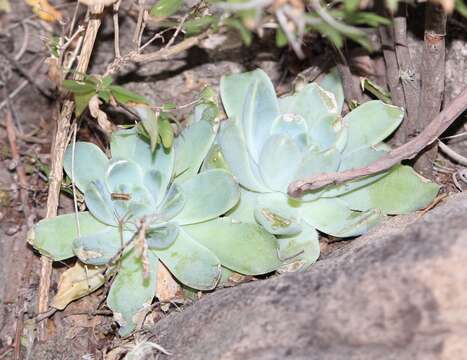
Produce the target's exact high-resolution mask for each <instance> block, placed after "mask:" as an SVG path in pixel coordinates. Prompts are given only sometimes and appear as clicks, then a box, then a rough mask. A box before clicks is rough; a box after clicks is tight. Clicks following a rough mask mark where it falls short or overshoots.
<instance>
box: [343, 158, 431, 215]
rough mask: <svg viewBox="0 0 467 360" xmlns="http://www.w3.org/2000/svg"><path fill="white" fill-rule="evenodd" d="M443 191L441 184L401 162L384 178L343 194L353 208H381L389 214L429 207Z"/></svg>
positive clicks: (404, 212) (344, 199) (345, 200)
mask: <svg viewBox="0 0 467 360" xmlns="http://www.w3.org/2000/svg"><path fill="white" fill-rule="evenodd" d="M438 191H439V186H438V185H437V184H435V183H434V182H431V181H429V180H427V179H425V178H423V177H422V176H421V175H419V174H417V173H416V172H415V171H414V170H413V169H412V168H411V167H410V166H403V165H397V166H395V167H394V168H392V170H391V171H390V173H389V174H388V175H386V176H385V177H383V178H382V179H380V180H378V181H376V182H374V183H372V184H370V185H368V186H364V187H362V188H360V189H358V190H354V191H351V192H349V193H347V194H345V195H343V196H341V197H339V198H340V199H342V200H343V201H344V202H345V203H346V204H347V205H348V206H349V207H350V208H351V209H354V210H361V211H365V210H369V209H372V208H377V209H381V211H382V212H383V213H386V214H406V213H409V212H412V211H415V210H420V209H423V208H425V207H426V206H427V205H428V204H430V202H431V201H433V199H434V197H435V196H436V194H437V193H438Z"/></svg>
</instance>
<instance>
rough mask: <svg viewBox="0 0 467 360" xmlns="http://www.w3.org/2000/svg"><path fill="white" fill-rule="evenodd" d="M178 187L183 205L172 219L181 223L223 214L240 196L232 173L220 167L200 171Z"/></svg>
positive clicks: (203, 219)
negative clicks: (183, 200) (183, 201)
mask: <svg viewBox="0 0 467 360" xmlns="http://www.w3.org/2000/svg"><path fill="white" fill-rule="evenodd" d="M180 188H181V190H182V193H183V197H184V199H185V206H184V207H183V210H182V211H181V212H180V213H179V214H178V215H177V216H176V217H175V218H174V220H175V221H176V222H178V223H179V224H181V225H185V224H194V223H197V222H202V221H206V220H211V219H214V218H215V217H218V216H220V215H222V214H225V213H226V212H227V211H228V210H230V209H231V208H232V207H233V206H234V205H235V204H236V203H237V202H238V200H239V197H240V191H239V188H238V185H237V183H236V182H235V181H234V179H233V177H232V175H230V173H228V172H227V171H225V170H221V169H214V170H208V171H205V172H202V173H200V174H198V175H196V176H195V177H192V178H191V179H189V180H187V181H185V182H184V183H182V184H180Z"/></svg>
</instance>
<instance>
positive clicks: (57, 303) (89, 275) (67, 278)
mask: <svg viewBox="0 0 467 360" xmlns="http://www.w3.org/2000/svg"><path fill="white" fill-rule="evenodd" d="M104 270H105V268H103V267H98V266H86V268H85V266H84V265H83V264H82V263H80V262H79V261H77V262H76V263H75V264H74V265H73V266H72V267H71V268H69V269H67V270H65V271H64V272H63V273H62V275H60V280H59V282H58V291H57V294H56V295H55V296H54V298H53V299H52V303H51V304H50V306H52V307H53V308H55V309H58V310H63V309H64V308H65V307H66V306H67V305H68V304H69V303H71V302H72V301H74V300H77V299H80V298H82V297H83V296H86V295H88V294H90V293H92V292H93V291H95V290H97V289H98V288H100V287H101V286H102V285H104V283H105V277H104Z"/></svg>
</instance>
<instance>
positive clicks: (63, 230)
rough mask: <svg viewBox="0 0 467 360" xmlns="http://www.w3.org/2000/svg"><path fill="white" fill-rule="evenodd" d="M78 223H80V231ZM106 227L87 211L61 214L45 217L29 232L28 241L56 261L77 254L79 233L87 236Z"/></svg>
mask: <svg viewBox="0 0 467 360" xmlns="http://www.w3.org/2000/svg"><path fill="white" fill-rule="evenodd" d="M77 220H78V221H77ZM77 223H79V232H78V226H77ZM106 227H107V226H106V225H105V224H103V223H101V222H100V221H98V220H97V219H96V218H95V217H94V216H92V215H91V214H90V213H89V212H87V211H84V212H79V213H77V214H66V215H59V216H56V217H53V218H50V219H43V220H41V221H39V222H38V223H37V224H36V225H34V227H33V229H32V230H31V231H30V232H29V234H28V242H29V243H30V244H31V245H32V246H34V248H35V249H37V250H38V251H39V252H40V253H41V254H42V255H45V256H48V257H50V258H51V259H53V260H54V261H59V260H65V259H68V258H70V257H73V256H75V254H74V253H73V240H74V239H76V238H77V237H78V234H80V235H81V236H86V235H89V234H93V233H95V232H97V231H100V230H102V229H105V228H106Z"/></svg>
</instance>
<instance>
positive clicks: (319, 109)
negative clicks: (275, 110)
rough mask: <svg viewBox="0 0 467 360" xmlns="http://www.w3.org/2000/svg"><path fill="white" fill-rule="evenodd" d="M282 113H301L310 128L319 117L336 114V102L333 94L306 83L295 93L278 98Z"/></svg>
mask: <svg viewBox="0 0 467 360" xmlns="http://www.w3.org/2000/svg"><path fill="white" fill-rule="evenodd" d="M279 108H280V112H281V113H282V114H286V113H294V114H298V115H301V116H302V117H303V118H304V119H305V120H306V122H307V124H308V128H309V129H311V128H313V126H314V125H315V124H316V122H317V121H319V119H321V118H322V117H323V116H326V115H329V114H337V113H338V111H337V110H338V109H337V104H336V100H335V99H334V96H333V94H331V93H329V92H327V91H325V90H323V89H322V88H321V87H319V86H318V85H316V84H308V85H306V86H305V87H304V88H303V89H302V90H300V91H299V92H297V93H296V94H293V95H289V96H284V97H282V98H280V99H279Z"/></svg>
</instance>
